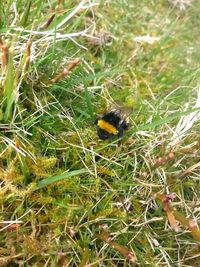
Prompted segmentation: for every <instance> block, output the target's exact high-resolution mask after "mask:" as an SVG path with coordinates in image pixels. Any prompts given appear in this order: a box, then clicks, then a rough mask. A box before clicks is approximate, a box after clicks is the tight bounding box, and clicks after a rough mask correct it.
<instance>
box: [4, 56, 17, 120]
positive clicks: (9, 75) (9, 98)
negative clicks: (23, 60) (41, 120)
mask: <svg viewBox="0 0 200 267" xmlns="http://www.w3.org/2000/svg"><path fill="white" fill-rule="evenodd" d="M14 79H15V73H14V65H13V55H12V52H11V51H10V53H9V59H8V66H7V72H6V79H5V84H4V98H5V104H4V109H5V113H4V116H3V118H4V121H8V119H9V118H10V117H11V116H12V107H13V103H14V99H15V97H14V89H15V88H14Z"/></svg>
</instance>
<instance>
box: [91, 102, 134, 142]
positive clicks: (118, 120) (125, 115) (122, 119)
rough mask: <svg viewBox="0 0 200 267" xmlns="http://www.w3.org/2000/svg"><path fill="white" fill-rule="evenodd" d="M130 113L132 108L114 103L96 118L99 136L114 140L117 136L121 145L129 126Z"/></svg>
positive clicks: (103, 138)
mask: <svg viewBox="0 0 200 267" xmlns="http://www.w3.org/2000/svg"><path fill="white" fill-rule="evenodd" d="M130 113H131V109H130V108H125V107H123V106H122V105H121V104H118V103H114V104H112V105H111V107H110V110H109V111H107V112H105V113H104V114H103V115H102V116H100V117H98V118H97V119H96V120H95V124H96V125H97V134H98V136H99V138H100V139H102V140H106V139H110V140H113V139H114V138H115V137H117V138H118V139H119V143H118V144H119V145H120V143H121V138H122V137H123V134H124V130H128V128H129V115H130Z"/></svg>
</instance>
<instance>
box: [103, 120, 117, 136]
mask: <svg viewBox="0 0 200 267" xmlns="http://www.w3.org/2000/svg"><path fill="white" fill-rule="evenodd" d="M98 126H99V128H101V129H103V130H105V131H106V132H108V133H110V134H118V130H117V129H116V128H115V127H114V126H113V125H111V124H110V123H108V122H106V121H104V120H102V119H101V120H98Z"/></svg>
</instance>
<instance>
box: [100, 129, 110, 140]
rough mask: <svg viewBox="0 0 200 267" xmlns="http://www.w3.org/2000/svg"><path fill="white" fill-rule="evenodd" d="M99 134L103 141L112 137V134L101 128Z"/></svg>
mask: <svg viewBox="0 0 200 267" xmlns="http://www.w3.org/2000/svg"><path fill="white" fill-rule="evenodd" d="M97 134H98V136H99V138H100V139H102V140H106V139H108V138H109V137H110V134H109V133H108V132H106V131H105V130H103V129H101V128H98V129H97Z"/></svg>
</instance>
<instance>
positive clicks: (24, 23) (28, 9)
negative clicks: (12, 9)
mask: <svg viewBox="0 0 200 267" xmlns="http://www.w3.org/2000/svg"><path fill="white" fill-rule="evenodd" d="M31 4H32V0H28V1H27V4H26V8H25V11H24V13H23V16H22V19H21V25H22V26H23V27H26V24H27V20H28V17H29V14H30V9H31Z"/></svg>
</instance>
